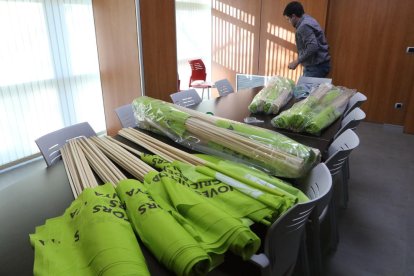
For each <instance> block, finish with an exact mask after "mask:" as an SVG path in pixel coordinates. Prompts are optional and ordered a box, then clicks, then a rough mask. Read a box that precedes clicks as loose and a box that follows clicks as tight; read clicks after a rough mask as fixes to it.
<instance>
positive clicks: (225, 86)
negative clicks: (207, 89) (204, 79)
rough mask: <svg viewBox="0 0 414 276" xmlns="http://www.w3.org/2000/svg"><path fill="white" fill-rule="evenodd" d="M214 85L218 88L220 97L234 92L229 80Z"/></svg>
mask: <svg viewBox="0 0 414 276" xmlns="http://www.w3.org/2000/svg"><path fill="white" fill-rule="evenodd" d="M214 85H215V86H216V88H217V91H218V92H219V95H220V97H222V96H226V95H228V94H230V93H233V92H234V89H233V86H231V83H230V82H229V80H228V79H222V80H218V81H216V82H215V83H214Z"/></svg>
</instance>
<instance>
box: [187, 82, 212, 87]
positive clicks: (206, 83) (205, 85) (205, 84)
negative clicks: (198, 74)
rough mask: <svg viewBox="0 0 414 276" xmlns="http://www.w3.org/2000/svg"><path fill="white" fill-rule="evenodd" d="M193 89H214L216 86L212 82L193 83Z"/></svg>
mask: <svg viewBox="0 0 414 276" xmlns="http://www.w3.org/2000/svg"><path fill="white" fill-rule="evenodd" d="M191 87H194V88H212V87H214V84H213V83H212V82H207V81H203V82H200V81H194V82H192V83H191Z"/></svg>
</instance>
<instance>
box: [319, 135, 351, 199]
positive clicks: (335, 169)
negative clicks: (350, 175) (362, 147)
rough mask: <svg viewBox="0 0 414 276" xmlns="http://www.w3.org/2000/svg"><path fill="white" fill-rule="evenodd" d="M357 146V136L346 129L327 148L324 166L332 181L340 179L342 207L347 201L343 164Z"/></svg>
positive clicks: (346, 184)
mask: <svg viewBox="0 0 414 276" xmlns="http://www.w3.org/2000/svg"><path fill="white" fill-rule="evenodd" d="M358 145H359V138H358V135H357V134H356V133H355V132H354V131H353V130H352V129H347V130H345V131H344V132H343V133H342V134H341V135H339V136H338V137H337V138H335V140H334V141H333V142H332V144H331V145H330V146H329V149H328V156H329V157H328V159H327V160H326V161H325V164H326V166H327V167H328V169H329V171H330V172H331V174H332V177H333V179H334V180H336V179H338V177H340V178H339V180H340V181H341V184H342V185H341V190H342V191H341V192H342V206H344V207H346V204H347V201H348V183H347V179H346V177H345V174H344V173H343V165H344V162H346V160H347V159H348V157H349V154H350V153H351V151H352V150H353V149H355V148H356V147H358ZM334 182H336V181H334ZM338 185H339V184H338ZM338 185H336V186H338ZM334 187H335V186H334Z"/></svg>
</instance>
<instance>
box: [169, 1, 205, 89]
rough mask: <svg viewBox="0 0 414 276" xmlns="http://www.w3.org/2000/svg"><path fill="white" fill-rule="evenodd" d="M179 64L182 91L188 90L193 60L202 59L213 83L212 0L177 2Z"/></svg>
mask: <svg viewBox="0 0 414 276" xmlns="http://www.w3.org/2000/svg"><path fill="white" fill-rule="evenodd" d="M175 9H176V14H175V18H176V25H177V64H178V75H179V78H180V80H181V89H183V90H184V89H188V84H189V80H190V76H191V67H190V64H189V63H188V61H189V60H191V59H197V58H201V59H202V60H203V62H204V64H205V66H206V70H207V81H211V0H176V1H175Z"/></svg>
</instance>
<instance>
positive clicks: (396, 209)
mask: <svg viewBox="0 0 414 276" xmlns="http://www.w3.org/2000/svg"><path fill="white" fill-rule="evenodd" d="M356 132H357V134H358V135H359V137H360V146H359V147H358V148H357V149H355V150H354V151H353V152H352V153H351V157H350V160H351V161H350V169H351V178H350V180H349V194H350V198H349V203H348V208H347V209H345V210H342V211H341V213H340V214H339V215H340V219H339V231H340V242H339V245H338V248H337V250H336V252H335V253H333V254H332V255H330V256H329V257H328V259H327V261H326V272H327V273H326V275H335V276H336V275H339V276H340V275H384V276H385V275H387V276H388V275H393V276H394V275H395V276H397V275H402V276H408V275H414V250H413V249H414V219H413V217H412V214H411V212H413V211H414V181H413V179H414V135H407V134H403V133H402V131H401V129H400V128H399V127H394V126H384V125H378V124H371V123H361V124H360V126H359V127H358V129H357V131H356ZM44 167H45V163H44V162H43V160H42V159H38V160H36V161H34V162H32V163H29V164H27V165H25V166H24V167H22V168H18V169H14V170H11V171H8V172H6V173H2V174H0V192H1V190H2V189H3V188H4V187H6V186H8V185H12V184H13V182H14V181H17V180H18V179H19V178H20V177H27V176H28V175H30V174H31V173H33V171H34V170H38V169H42V168H44Z"/></svg>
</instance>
